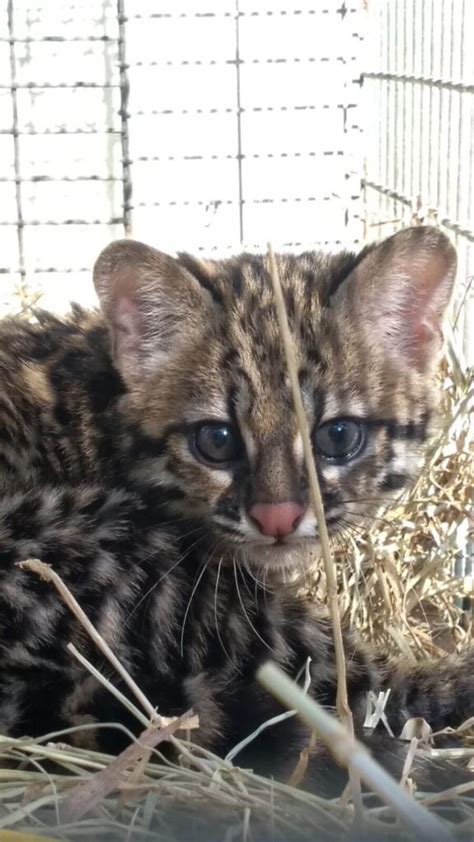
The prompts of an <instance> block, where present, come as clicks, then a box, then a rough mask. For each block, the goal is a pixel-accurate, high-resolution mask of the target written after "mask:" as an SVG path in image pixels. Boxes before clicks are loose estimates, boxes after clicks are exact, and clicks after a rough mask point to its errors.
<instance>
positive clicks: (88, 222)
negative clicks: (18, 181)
mask: <svg viewBox="0 0 474 842" xmlns="http://www.w3.org/2000/svg"><path fill="white" fill-rule="evenodd" d="M120 224H123V218H122V217H121V216H118V217H114V218H112V219H24V220H22V228H23V229H24V228H27V227H28V226H32V227H37V226H38V225H48V226H50V225H120ZM13 225H17V223H16V222H2V221H0V226H2V228H9V227H11V226H13Z"/></svg>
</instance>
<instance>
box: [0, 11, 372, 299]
mask: <svg viewBox="0 0 474 842" xmlns="http://www.w3.org/2000/svg"><path fill="white" fill-rule="evenodd" d="M272 7H273V8H271V9H269V8H266V7H265V5H263V4H261V3H260V2H259V0H253V1H252V2H250V0H219V1H218V0H206V2H204V0H203V2H199V3H195V2H193V3H191V2H190V0H176V2H172V0H163V2H161V3H160V5H159V7H157V4H156V3H154V2H152V0H142V2H141V3H140V4H139V6H138V5H137V4H133V3H132V2H131V0H101V2H98V3H97V2H92V0H80V2H77V3H76V4H73V5H68V4H67V3H66V2H65V0H50V2H48V4H45V3H44V2H40V0H0V69H1V68H2V65H3V72H2V73H0V160H1V161H2V164H1V166H0V197H1V198H2V199H3V201H2V202H0V236H1V237H2V243H3V245H4V247H3V249H2V257H0V263H1V265H0V272H1V273H2V277H3V283H2V298H3V303H4V304H5V305H6V304H7V303H8V301H9V300H10V298H11V293H12V290H13V289H14V290H15V291H16V292H17V293H19V294H20V298H24V300H25V306H26V304H27V303H28V301H29V298H30V297H31V295H33V296H35V294H36V293H38V295H39V294H40V293H42V294H43V296H44V297H43V300H42V303H43V304H44V306H52V307H53V309H61V307H62V306H63V305H64V306H66V303H67V299H68V298H70V297H74V298H76V299H77V298H79V299H80V300H84V302H85V303H87V298H88V296H89V295H90V283H89V281H88V277H89V272H90V269H89V267H90V266H91V264H92V262H93V260H94V258H95V256H96V254H97V252H98V251H99V250H100V248H101V247H102V246H103V245H104V244H105V243H106V242H107V241H109V240H111V239H114V238H116V237H118V236H122V235H123V234H124V233H125V234H130V233H133V234H134V236H137V237H141V238H142V239H145V240H148V241H150V242H153V243H156V244H157V245H159V246H161V247H162V248H164V249H169V250H173V249H182V248H188V249H189V250H196V251H205V252H211V253H212V252H219V253H222V252H224V253H225V252H226V251H229V250H236V249H239V248H242V247H249V248H259V247H260V248H261V247H264V246H265V243H266V240H267V238H268V237H269V236H271V237H272V239H273V240H274V242H275V244H277V245H280V246H287V247H292V248H298V247H303V246H306V245H315V244H326V245H328V246H331V245H335V244H338V243H344V244H346V243H353V242H358V241H360V239H361V234H362V213H361V210H362V198H361V188H360V171H361V161H362V147H361V142H360V136H361V126H360V119H359V116H358V115H359V103H360V50H361V43H362V34H363V33H362V30H363V27H362V25H361V24H362V20H363V18H362V17H361V15H360V9H359V8H358V6H357V5H356V4H348V3H346V2H341V3H335V4H332V3H326V4H317V5H315V4H314V3H311V2H309V0H287V2H286V3H284V4H283V5H281V4H280V3H274V4H272Z"/></svg>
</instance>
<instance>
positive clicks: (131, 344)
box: [112, 296, 140, 360]
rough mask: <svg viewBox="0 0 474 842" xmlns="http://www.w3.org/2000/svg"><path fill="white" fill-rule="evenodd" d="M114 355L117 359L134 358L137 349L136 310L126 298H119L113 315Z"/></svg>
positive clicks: (137, 326)
mask: <svg viewBox="0 0 474 842" xmlns="http://www.w3.org/2000/svg"><path fill="white" fill-rule="evenodd" d="M112 323H113V327H114V344H115V353H116V355H117V358H118V359H122V360H123V358H124V357H125V356H136V355H137V353H138V349H139V339H140V330H139V324H138V313H137V308H136V306H135V305H134V303H133V301H132V300H131V299H130V298H129V297H127V296H121V297H120V298H119V299H118V301H117V306H116V309H115V312H114V314H113V322H112Z"/></svg>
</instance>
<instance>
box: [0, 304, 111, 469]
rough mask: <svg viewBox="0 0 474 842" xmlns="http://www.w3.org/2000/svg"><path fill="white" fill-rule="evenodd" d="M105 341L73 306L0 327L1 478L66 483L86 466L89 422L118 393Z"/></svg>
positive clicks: (88, 315) (91, 318)
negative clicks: (63, 311)
mask: <svg viewBox="0 0 474 842" xmlns="http://www.w3.org/2000/svg"><path fill="white" fill-rule="evenodd" d="M109 343H110V340H109V334H108V330H107V327H106V326H105V324H104V322H103V319H102V316H101V315H100V314H99V313H98V312H96V311H87V310H84V309H82V308H80V307H78V306H74V307H73V308H72V309H71V311H70V313H69V314H67V315H66V316H64V317H60V316H55V315H53V314H51V313H48V312H45V311H37V312H35V313H34V318H33V319H32V321H30V322H28V321H26V320H23V319H21V318H16V317H7V318H5V319H3V320H2V321H0V474H1V476H2V479H5V480H8V482H10V480H12V479H13V478H14V477H15V478H16V479H20V478H21V477H23V479H28V478H29V477H30V475H31V471H32V470H33V471H34V476H36V475H38V477H39V478H41V477H43V478H44V477H46V478H47V479H48V480H50V479H53V478H54V477H56V478H57V477H61V478H64V477H68V478H69V479H71V478H72V475H75V473H74V472H75V471H76V468H77V470H79V468H80V465H81V464H82V465H83V466H84V464H88V462H87V460H86V462H85V463H84V462H81V459H83V458H84V456H87V455H88V454H89V461H90V462H91V463H92V464H93V463H94V460H96V455H95V454H94V453H93V452H92V448H91V442H92V441H95V440H96V439H97V438H98V436H97V435H95V433H94V430H95V427H96V424H97V422H96V417H95V416H96V415H97V413H100V411H103V408H104V407H106V406H108V405H109V404H110V403H111V402H112V401H113V400H114V399H115V397H116V396H117V395H118V394H120V393H121V391H122V386H121V383H120V382H119V378H118V375H117V374H116V372H115V371H114V369H113V366H112V362H111V357H110V350H109ZM99 437H100V436H99ZM76 463H77V464H76ZM51 472H52V473H51ZM71 472H72V474H71Z"/></svg>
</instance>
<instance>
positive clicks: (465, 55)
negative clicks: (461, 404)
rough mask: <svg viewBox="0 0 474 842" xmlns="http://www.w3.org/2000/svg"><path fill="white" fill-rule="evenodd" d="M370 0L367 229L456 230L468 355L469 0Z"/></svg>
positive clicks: (473, 27)
mask: <svg viewBox="0 0 474 842" xmlns="http://www.w3.org/2000/svg"><path fill="white" fill-rule="evenodd" d="M370 9H371V27H372V31H371V38H370V40H371V42H372V44H373V45H374V50H373V57H372V68H369V70H368V71H367V72H366V73H365V74H364V80H365V87H366V89H367V93H368V99H367V106H366V108H367V111H366V113H367V115H368V118H367V119H368V122H369V121H370V130H369V131H367V139H368V141H369V144H368V154H367V161H366V174H365V180H364V186H365V199H366V235H368V236H369V237H370V236H372V235H373V234H374V233H378V232H380V233H381V234H382V233H385V232H387V233H389V232H390V230H392V229H393V230H395V229H396V228H398V227H400V225H401V224H407V223H408V224H410V223H416V222H423V221H427V222H436V223H438V224H439V225H441V226H442V227H444V228H445V229H446V230H447V231H448V232H449V233H450V234H451V235H452V236H453V238H454V240H455V243H456V246H457V250H458V255H459V284H458V293H457V296H456V300H455V302H454V315H453V319H454V321H455V322H457V324H456V327H457V329H458V330H459V331H460V332H461V335H462V337H463V343H462V344H463V350H464V355H465V362H466V364H472V363H473V362H474V348H473V340H472V335H471V334H470V333H469V322H470V321H471V320H472V316H473V275H474V177H473V171H474V53H473V51H472V49H471V44H470V40H471V39H470V38H469V36H468V33H471V32H474V4H472V3H471V2H469V0H395V2H389V1H388V0H371V6H370ZM369 115H370V116H369ZM461 304H464V306H463V307H461ZM458 313H459V315H457V314H458Z"/></svg>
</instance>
